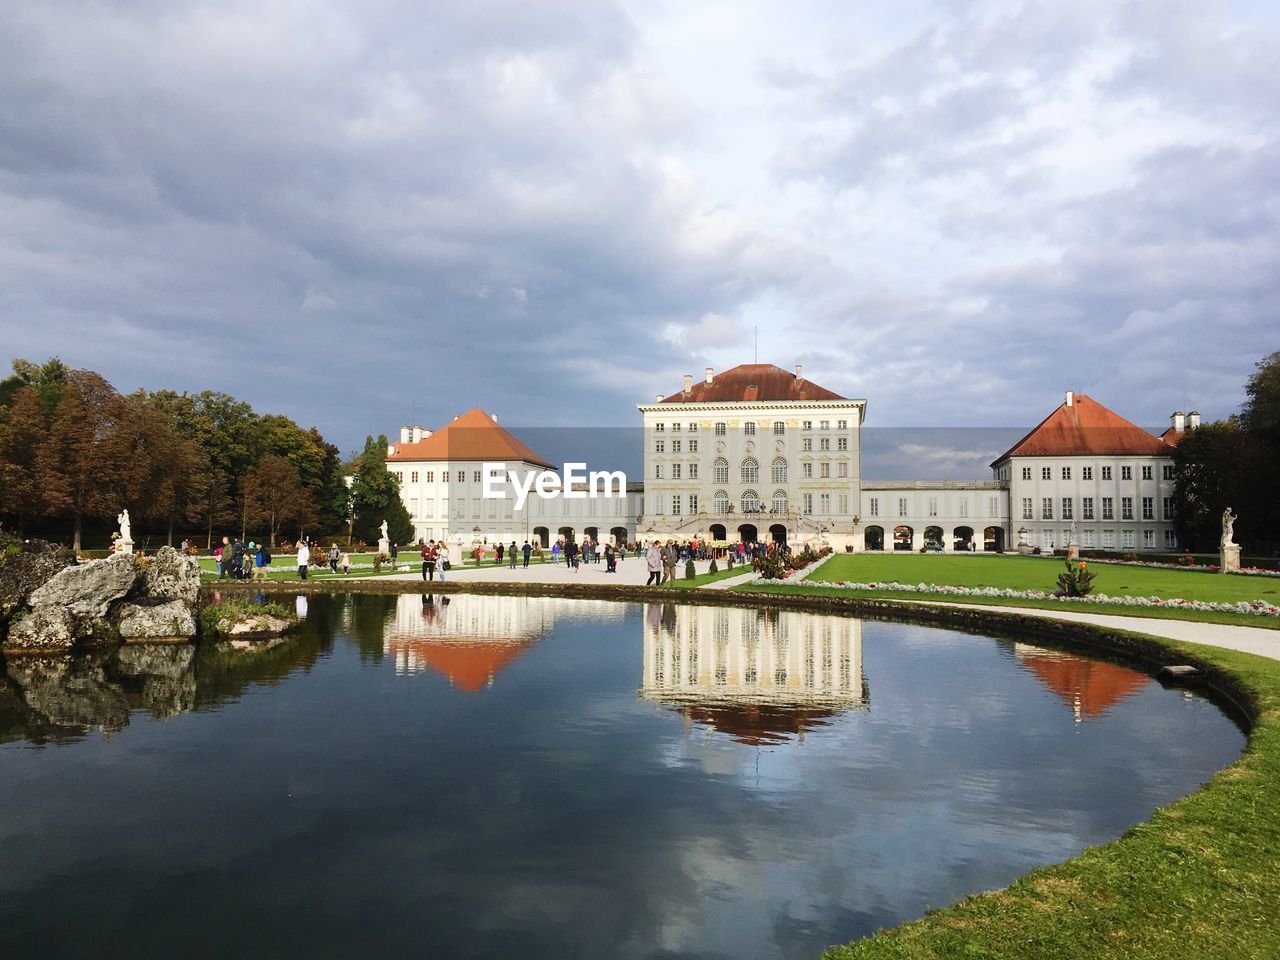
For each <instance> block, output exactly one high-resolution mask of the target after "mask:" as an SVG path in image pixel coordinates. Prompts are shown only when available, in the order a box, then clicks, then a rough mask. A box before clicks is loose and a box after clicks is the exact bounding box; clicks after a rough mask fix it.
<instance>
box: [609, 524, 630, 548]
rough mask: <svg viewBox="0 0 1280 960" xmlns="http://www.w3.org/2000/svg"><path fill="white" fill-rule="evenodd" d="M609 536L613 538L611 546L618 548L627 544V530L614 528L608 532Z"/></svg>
mask: <svg viewBox="0 0 1280 960" xmlns="http://www.w3.org/2000/svg"><path fill="white" fill-rule="evenodd" d="M609 535H610V536H612V537H613V545H614V546H615V547H620V546H622V545H623V544H625V543H626V542H627V528H626V527H614V528H613V529H612V530H610V531H609Z"/></svg>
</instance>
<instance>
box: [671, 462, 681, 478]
mask: <svg viewBox="0 0 1280 960" xmlns="http://www.w3.org/2000/svg"><path fill="white" fill-rule="evenodd" d="M682 466H683V464H679V463H673V464H672V465H671V479H672V480H679V479H680V468H681V467H682Z"/></svg>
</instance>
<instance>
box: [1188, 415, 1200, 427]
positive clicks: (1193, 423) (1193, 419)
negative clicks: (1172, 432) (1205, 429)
mask: <svg viewBox="0 0 1280 960" xmlns="http://www.w3.org/2000/svg"><path fill="white" fill-rule="evenodd" d="M1199 427H1200V412H1199V411H1198V410H1192V411H1191V412H1190V413H1188V414H1187V429H1188V430H1196V429H1199Z"/></svg>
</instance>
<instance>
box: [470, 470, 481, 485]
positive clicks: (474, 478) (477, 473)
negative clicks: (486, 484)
mask: <svg viewBox="0 0 1280 960" xmlns="http://www.w3.org/2000/svg"><path fill="white" fill-rule="evenodd" d="M471 482H472V483H479V482H480V471H479V470H476V471H474V472H473V473H472V474H471Z"/></svg>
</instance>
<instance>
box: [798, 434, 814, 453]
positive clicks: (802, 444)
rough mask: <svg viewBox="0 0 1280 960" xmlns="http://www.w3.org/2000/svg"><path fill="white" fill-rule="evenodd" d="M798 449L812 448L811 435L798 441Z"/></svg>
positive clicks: (808, 449) (807, 449) (806, 450)
mask: <svg viewBox="0 0 1280 960" xmlns="http://www.w3.org/2000/svg"><path fill="white" fill-rule="evenodd" d="M800 449H801V450H804V451H805V452H808V451H810V450H812V449H813V437H805V438H804V439H803V440H801V441H800Z"/></svg>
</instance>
